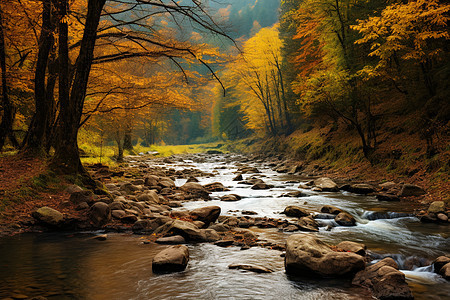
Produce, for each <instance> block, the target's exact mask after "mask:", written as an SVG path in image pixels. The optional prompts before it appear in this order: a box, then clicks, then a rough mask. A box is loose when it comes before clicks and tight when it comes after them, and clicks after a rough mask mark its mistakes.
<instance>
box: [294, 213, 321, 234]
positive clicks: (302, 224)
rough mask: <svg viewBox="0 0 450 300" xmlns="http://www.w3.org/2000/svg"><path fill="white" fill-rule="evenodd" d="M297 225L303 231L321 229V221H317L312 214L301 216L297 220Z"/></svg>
mask: <svg viewBox="0 0 450 300" xmlns="http://www.w3.org/2000/svg"><path fill="white" fill-rule="evenodd" d="M297 226H298V228H300V230H302V231H312V232H317V231H319V223H317V222H316V220H314V219H313V218H312V217H311V216H308V217H302V218H300V220H298V222H297Z"/></svg>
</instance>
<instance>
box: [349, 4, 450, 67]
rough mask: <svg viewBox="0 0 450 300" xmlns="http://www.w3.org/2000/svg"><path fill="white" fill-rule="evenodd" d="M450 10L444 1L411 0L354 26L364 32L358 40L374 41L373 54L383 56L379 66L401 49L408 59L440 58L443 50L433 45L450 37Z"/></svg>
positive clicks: (358, 41)
mask: <svg viewBox="0 0 450 300" xmlns="http://www.w3.org/2000/svg"><path fill="white" fill-rule="evenodd" d="M449 12H450V4H447V3H445V2H443V1H439V0H431V1H425V0H417V1H408V3H405V4H403V3H401V4H392V5H390V6H387V7H386V8H385V9H384V10H383V11H382V12H381V16H379V17H370V18H368V19H366V20H360V21H359V22H358V24H357V25H354V26H352V29H354V30H357V31H359V32H360V33H362V34H363V37H362V38H361V39H359V40H357V41H356V43H358V44H363V43H369V44H370V45H371V50H372V52H371V53H370V54H369V55H370V56H377V57H379V59H380V61H379V64H378V66H379V67H383V66H385V65H386V64H387V61H388V60H389V59H391V58H392V56H393V55H394V54H397V53H398V54H400V55H401V58H402V59H404V60H416V61H418V62H424V61H425V60H427V59H433V58H439V55H440V53H441V51H440V49H439V48H436V47H433V46H431V44H433V43H432V42H433V41H438V42H439V40H441V41H445V40H449V39H450V35H449V31H448V27H447V26H448V22H449V21H450V17H449ZM435 45H436V44H435Z"/></svg>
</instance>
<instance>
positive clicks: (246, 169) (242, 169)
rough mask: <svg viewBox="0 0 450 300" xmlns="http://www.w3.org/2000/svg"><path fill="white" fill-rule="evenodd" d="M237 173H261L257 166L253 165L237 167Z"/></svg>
mask: <svg viewBox="0 0 450 300" xmlns="http://www.w3.org/2000/svg"><path fill="white" fill-rule="evenodd" d="M237 172H238V173H241V174H247V173H261V172H260V171H259V170H258V169H257V168H255V167H250V166H243V167H240V168H238V170H237Z"/></svg>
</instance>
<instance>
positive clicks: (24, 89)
mask: <svg viewBox="0 0 450 300" xmlns="http://www.w3.org/2000/svg"><path fill="white" fill-rule="evenodd" d="M38 6H39V4H38V3H37V1H27V2H22V1H16V0H11V1H7V2H2V3H1V4H0V19H1V21H0V64H1V73H2V80H1V85H2V101H1V103H0V107H1V110H0V111H2V112H3V114H2V118H1V124H0V151H1V149H2V148H3V146H4V143H5V141H6V138H7V137H9V140H10V142H11V144H12V145H13V146H14V147H16V148H18V147H19V143H18V141H17V139H16V135H15V132H14V125H15V127H18V126H20V125H21V123H23V122H24V121H25V118H24V116H23V114H24V113H25V112H24V111H23V108H26V109H27V108H28V107H30V106H32V104H30V103H29V102H28V100H29V99H28V95H30V94H31V92H32V87H31V78H32V70H31V69H32V66H33V65H34V62H35V58H36V51H35V50H34V48H35V46H36V43H37V40H36V32H35V30H34V27H33V26H34V24H35V23H36V19H37V17H38V14H37V11H36V9H37V8H38ZM19 97H20V101H19ZM16 116H18V119H16Z"/></svg>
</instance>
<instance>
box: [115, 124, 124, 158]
mask: <svg viewBox="0 0 450 300" xmlns="http://www.w3.org/2000/svg"><path fill="white" fill-rule="evenodd" d="M114 139H115V140H116V143H117V150H118V152H117V158H116V159H117V161H118V162H123V143H122V135H121V134H120V130H117V131H116V133H115V136H114Z"/></svg>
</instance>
